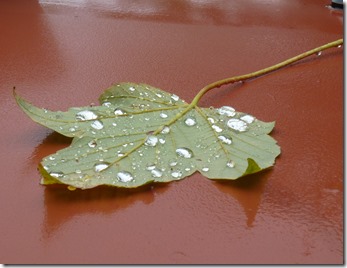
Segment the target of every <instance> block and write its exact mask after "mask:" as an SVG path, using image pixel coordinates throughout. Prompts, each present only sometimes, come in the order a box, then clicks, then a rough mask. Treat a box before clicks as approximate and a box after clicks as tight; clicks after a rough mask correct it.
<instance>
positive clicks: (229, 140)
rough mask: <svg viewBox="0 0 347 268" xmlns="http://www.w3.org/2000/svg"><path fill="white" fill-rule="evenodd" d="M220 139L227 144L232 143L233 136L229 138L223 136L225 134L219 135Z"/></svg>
mask: <svg viewBox="0 0 347 268" xmlns="http://www.w3.org/2000/svg"><path fill="white" fill-rule="evenodd" d="M218 139H219V140H220V141H221V142H223V143H225V144H231V143H232V140H231V138H227V137H226V136H223V135H220V136H218Z"/></svg>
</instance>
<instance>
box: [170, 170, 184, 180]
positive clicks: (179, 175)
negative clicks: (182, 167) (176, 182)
mask: <svg viewBox="0 0 347 268" xmlns="http://www.w3.org/2000/svg"><path fill="white" fill-rule="evenodd" d="M171 176H172V177H174V178H175V179H177V178H180V177H182V172H181V171H173V172H171Z"/></svg>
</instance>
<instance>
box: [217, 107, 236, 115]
mask: <svg viewBox="0 0 347 268" xmlns="http://www.w3.org/2000/svg"><path fill="white" fill-rule="evenodd" d="M218 113H219V114H220V115H226V116H229V117H231V116H234V115H235V114H236V112H235V109H234V108H233V107H230V106H222V107H220V108H219V109H218Z"/></svg>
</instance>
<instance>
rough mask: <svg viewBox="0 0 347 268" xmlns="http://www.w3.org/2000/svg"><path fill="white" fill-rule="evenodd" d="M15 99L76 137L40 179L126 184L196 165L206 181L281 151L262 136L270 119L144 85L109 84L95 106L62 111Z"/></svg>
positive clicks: (237, 173) (162, 178)
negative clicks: (202, 104)
mask: <svg viewBox="0 0 347 268" xmlns="http://www.w3.org/2000/svg"><path fill="white" fill-rule="evenodd" d="M15 97H16V100H17V103H18V104H19V106H20V107H21V108H22V109H23V111H24V112H25V113H26V114H27V115H29V117H31V118H32V119H33V120H34V121H36V122H37V123H39V124H42V125H44V126H46V127H48V128H51V129H53V130H55V131H57V132H59V133H61V134H62V135H65V136H68V137H74V139H73V141H72V144H71V145H70V146H69V147H68V148H65V149H63V150H60V151H58V152H57V153H55V154H53V155H50V156H48V157H45V158H44V159H43V160H42V163H41V168H40V171H41V173H42V175H43V180H42V184H45V185H46V184H52V183H63V184H66V185H69V186H73V187H76V188H82V189H87V188H93V187H96V186H98V185H110V186H117V187H129V188H130V187H138V186H140V185H143V184H146V183H150V182H169V181H173V180H180V179H183V178H184V177H187V176H189V175H191V174H193V173H194V172H196V171H199V172H200V173H201V174H203V175H204V176H205V177H207V178H210V179H237V178H239V177H241V176H244V175H247V174H251V173H255V172H258V171H260V170H262V169H265V168H268V167H271V166H272V165H273V163H274V160H275V158H276V157H277V156H278V155H279V154H280V148H279V146H278V145H277V144H276V141H275V140H274V139H273V138H271V137H270V136H269V135H268V134H269V133H270V132H271V130H272V129H273V127H274V123H273V122H272V123H265V122H262V121H260V120H258V119H256V118H255V117H253V116H251V115H248V114H245V113H242V112H237V111H235V110H234V109H233V108H231V107H229V106H223V107H221V108H219V109H214V108H200V107H198V106H196V105H189V104H188V103H186V102H184V101H183V100H181V99H180V98H179V97H178V96H176V95H174V94H170V93H167V92H165V91H162V90H160V89H157V88H154V87H151V86H149V85H145V84H133V83H121V84H118V85H114V86H112V87H110V88H109V89H107V90H106V91H105V92H104V93H103V94H102V95H101V96H100V98H99V101H100V104H101V105H100V106H94V107H89V106H86V107H81V108H71V109H69V110H68V111H67V112H61V111H58V112H52V111H48V110H46V109H40V108H37V107H35V106H33V105H32V104H30V103H28V102H26V101H25V100H24V99H22V98H21V97H19V96H18V95H15Z"/></svg>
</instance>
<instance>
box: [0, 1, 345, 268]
mask: <svg viewBox="0 0 347 268" xmlns="http://www.w3.org/2000/svg"><path fill="white" fill-rule="evenodd" d="M59 2H62V1H58V0H44V1H39V2H37V1H29V0H28V1H0V36H1V37H0V107H1V110H0V125H1V132H0V133H1V136H2V137H1V139H0V150H1V156H0V168H1V187H0V189H1V190H0V191H1V192H0V208H1V221H0V235H1V243H0V262H1V263H18V264H19V263H94V264H96V263H187V264H189V263H200V264H208V263H232V264H235V263H236V264H238V263H239V264H241V263H247V264H251V263H281V264H284V263H342V262H343V247H342V246H343V218H342V213H343V48H333V49H330V50H328V51H324V52H323V53H322V55H321V56H319V57H318V56H313V57H311V58H309V59H306V60H304V61H302V62H300V63H298V64H295V65H293V66H290V67H288V68H285V69H282V70H280V71H277V72H275V73H272V74H269V75H267V76H264V77H261V78H258V79H255V80H253V81H249V82H246V83H245V84H243V85H242V86H225V87H222V88H220V89H217V90H215V91H213V92H211V93H209V94H208V95H207V96H205V98H204V99H203V100H202V101H201V103H200V105H201V106H207V107H209V106H211V105H212V106H215V107H219V106H222V105H231V106H233V107H235V108H236V109H237V110H239V111H243V112H247V113H250V114H253V115H255V116H256V117H257V118H259V119H260V120H263V121H273V120H276V127H275V130H274V131H273V133H272V136H273V137H274V138H275V139H276V140H277V141H278V143H279V145H280V146H281V148H282V154H281V156H280V157H279V158H278V159H277V162H276V165H275V166H274V167H273V168H271V169H269V170H267V171H264V172H261V173H259V174H256V175H252V176H248V177H245V178H243V179H240V180H239V181H235V182H215V181H211V180H208V179H206V178H204V177H202V176H201V175H199V174H194V175H193V176H191V177H189V178H186V179H184V180H182V181H178V182H173V183H169V184H165V185H151V186H146V187H143V188H140V189H138V190H128V191H126V190H117V189H113V188H105V187H100V188H96V189H92V190H86V191H81V190H77V191H74V192H70V191H68V190H67V189H66V188H65V187H43V186H41V185H39V181H40V174H39V173H38V171H37V165H38V163H39V162H40V160H41V158H42V157H44V156H46V155H48V154H50V153H53V152H55V151H56V150H58V149H60V148H64V147H66V146H68V144H69V142H70V140H69V139H66V138H63V137H62V136H60V135H58V134H55V133H52V131H50V130H48V129H45V128H44V127H42V126H40V125H37V124H35V123H34V122H32V121H31V120H30V119H29V118H28V117H26V116H25V114H24V113H23V112H22V111H21V110H20V109H19V108H18V107H17V106H16V104H15V102H14V100H13V96H12V87H13V86H16V88H17V92H18V93H19V94H20V95H22V96H23V97H25V98H26V99H28V100H30V101H32V102H33V103H35V104H36V105H38V106H40V107H45V108H48V109H52V110H66V109H67V108H68V107H71V106H84V105H88V104H90V103H93V102H94V103H96V102H97V98H98V96H99V95H100V94H101V92H102V91H103V90H104V89H105V88H107V87H108V86H109V85H111V84H112V83H114V82H121V81H131V82H144V83H148V84H151V85H153V86H156V87H159V88H162V89H164V90H167V91H170V92H172V93H175V94H177V95H179V96H181V97H182V98H183V99H185V100H186V101H190V100H192V98H193V97H194V95H195V94H196V93H197V92H198V90H199V89H200V88H202V87H203V86H204V85H206V84H208V83H210V82H213V81H216V80H219V79H222V78H226V77H230V76H233V75H240V74H244V73H248V72H252V71H255V70H258V69H261V68H264V67H267V66H270V65H272V64H275V63H278V62H280V61H282V60H284V59H286V58H289V57H291V56H294V55H296V54H299V53H301V52H304V51H306V50H309V49H311V48H314V47H317V46H319V45H322V44H324V43H327V42H331V41H334V40H336V39H339V38H341V37H342V29H343V21H342V20H343V16H342V13H341V12H338V11H333V10H331V9H329V8H327V7H326V5H327V4H329V3H330V1H317V0H312V1H309V0H308V1H301V0H291V1H287V0H278V1H270V0H269V1H267V0H265V1H256V0H252V1H242V0H240V1H229V0H225V1H207V0H206V1H192V0H190V1H189V0H186V1H183V0H181V1H179V0H177V1H160V0H153V1H150V0H147V1H125V0H124V1H113V2H114V3H112V1H106V0H105V1H96V0H90V1H78V0H74V1H73V0H71V1H66V2H65V1H64V2H65V3H63V4H62V3H61V4H58V3H59ZM79 2H80V3H79Z"/></svg>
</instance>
